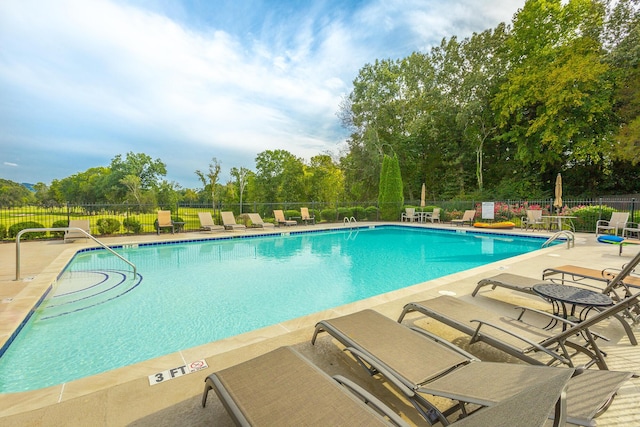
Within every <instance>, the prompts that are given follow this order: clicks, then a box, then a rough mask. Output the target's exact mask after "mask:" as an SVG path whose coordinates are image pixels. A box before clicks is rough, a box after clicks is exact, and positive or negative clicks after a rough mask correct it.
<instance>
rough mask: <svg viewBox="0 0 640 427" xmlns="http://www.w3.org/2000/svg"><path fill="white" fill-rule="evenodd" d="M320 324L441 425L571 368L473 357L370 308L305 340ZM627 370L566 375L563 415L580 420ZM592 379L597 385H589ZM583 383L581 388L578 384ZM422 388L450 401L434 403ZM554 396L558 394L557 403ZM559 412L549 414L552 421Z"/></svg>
mask: <svg viewBox="0 0 640 427" xmlns="http://www.w3.org/2000/svg"><path fill="white" fill-rule="evenodd" d="M321 332H328V333H329V334H330V335H331V336H332V337H333V338H335V339H336V340H337V341H339V342H340V343H341V344H342V345H344V346H345V347H346V350H348V351H349V352H350V353H351V354H352V355H353V357H354V358H355V359H356V361H357V362H358V364H360V365H361V366H362V367H364V368H365V369H367V370H368V371H369V372H370V374H371V375H378V374H379V375H381V376H383V377H384V378H385V379H386V380H387V381H388V382H389V383H390V384H391V385H392V386H393V387H394V388H395V389H397V390H398V391H400V392H401V393H402V394H403V395H404V396H405V397H406V398H407V399H408V400H409V401H410V402H411V403H412V404H413V406H414V407H415V408H416V409H417V410H418V411H419V412H420V414H421V415H422V416H423V417H424V418H425V419H426V420H427V421H428V422H429V423H431V424H432V423H434V422H436V421H440V422H441V423H442V424H443V425H448V420H447V417H448V416H450V415H451V414H453V413H455V412H457V411H458V410H460V411H461V412H462V414H463V415H466V414H467V413H468V409H469V407H468V406H467V405H468V404H476V405H480V406H481V407H487V406H493V405H495V404H497V403H498V402H501V401H504V400H506V399H508V398H509V397H511V396H513V395H515V394H517V393H519V392H521V391H522V390H525V389H527V388H529V387H534V386H536V385H539V384H540V383H539V382H545V381H546V380H548V379H550V378H554V377H556V376H558V375H559V376H563V377H564V378H565V380H567V379H568V378H569V377H570V376H571V374H572V372H573V369H566V368H551V367H546V366H529V365H524V364H516V363H513V364H512V363H493V362H481V361H479V360H478V359H477V358H475V357H474V356H472V355H470V354H469V353H466V352H465V351H463V350H462V349H460V348H458V347H456V346H454V345H453V344H451V343H449V342H448V341H445V340H443V339H441V338H439V337H437V336H435V335H432V334H429V333H428V332H427V331H424V330H422V329H419V328H409V327H406V326H405V325H402V324H400V323H397V322H394V321H393V320H391V319H389V318H388V317H385V316H383V315H382V314H379V313H377V312H375V311H373V310H363V311H360V312H356V313H353V314H349V315H346V316H342V317H338V318H335V319H328V320H323V321H321V322H319V323H318V324H317V325H316V330H315V332H314V334H313V337H312V339H311V343H312V344H314V343H315V341H316V339H317V336H318V334H319V333H321ZM585 374H586V375H585ZM583 375H585V376H583ZM630 377H631V374H630V373H626V372H612V371H585V372H583V373H582V374H580V375H578V376H576V377H575V378H572V379H571V380H569V383H568V393H569V394H570V395H569V396H568V398H567V401H568V402H572V403H573V404H572V405H568V406H567V408H566V413H567V420H569V421H571V422H574V423H579V424H584V425H587V424H588V423H589V422H590V420H589V417H591V416H592V414H595V413H597V412H598V410H599V409H601V408H603V407H604V406H607V405H608V403H610V400H611V397H612V396H613V394H614V393H615V392H616V391H617V390H618V388H619V387H620V386H621V385H622V384H623V383H624V382H625V381H626V380H627V379H628V378H630ZM556 378H557V377H556ZM596 384H603V386H602V387H599V386H598V387H595V385H596ZM585 385H586V386H587V389H589V390H590V391H589V392H585V390H584V386H585ZM590 387H591V388H593V389H594V390H591V389H590ZM571 389H573V391H574V392H573V393H571ZM426 395H431V396H438V397H443V398H448V399H451V400H453V401H454V402H457V403H454V404H453V406H451V407H450V408H448V409H446V410H444V411H442V410H440V409H438V408H437V407H436V406H435V405H434V404H433V403H432V402H430V401H429V398H428V397H427V396H426ZM562 403H563V402H562V400H559V401H558V404H559V408H560V407H561V406H562ZM484 410H485V409H481V410H480V411H479V413H482V412H483V411H484ZM546 415H549V414H548V411H547V414H546ZM470 418H471V417H470ZM561 418H562V417H560V418H557V420H558V424H559V425H561ZM454 425H456V424H454ZM487 425H496V424H493V423H489V424H487ZM511 425H518V424H517V423H516V424H511Z"/></svg>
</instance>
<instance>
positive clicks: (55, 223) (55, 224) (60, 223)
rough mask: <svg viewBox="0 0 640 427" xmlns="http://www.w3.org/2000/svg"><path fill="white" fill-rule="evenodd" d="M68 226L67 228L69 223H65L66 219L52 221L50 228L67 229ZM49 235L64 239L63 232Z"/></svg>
mask: <svg viewBox="0 0 640 427" xmlns="http://www.w3.org/2000/svg"><path fill="white" fill-rule="evenodd" d="M68 226H69V221H67V220H66V219H59V220H57V221H53V224H52V225H51V227H52V228H61V227H68ZM51 235H52V236H53V237H58V238H62V237H64V231H52V232H51Z"/></svg>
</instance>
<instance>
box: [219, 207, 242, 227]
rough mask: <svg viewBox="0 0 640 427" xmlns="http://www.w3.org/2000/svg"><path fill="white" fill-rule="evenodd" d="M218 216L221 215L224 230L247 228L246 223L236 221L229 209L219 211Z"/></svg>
mask: <svg viewBox="0 0 640 427" xmlns="http://www.w3.org/2000/svg"><path fill="white" fill-rule="evenodd" d="M220 216H221V217H222V225H223V226H224V229H225V230H231V231H234V230H246V229H247V226H246V225H244V224H238V223H236V217H235V216H234V215H233V212H231V211H226V212H220Z"/></svg>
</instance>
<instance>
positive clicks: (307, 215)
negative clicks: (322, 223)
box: [300, 207, 316, 225]
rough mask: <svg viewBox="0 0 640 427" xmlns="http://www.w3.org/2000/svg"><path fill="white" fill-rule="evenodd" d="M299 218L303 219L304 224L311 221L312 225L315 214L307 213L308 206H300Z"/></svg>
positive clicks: (314, 222)
mask: <svg viewBox="0 0 640 427" xmlns="http://www.w3.org/2000/svg"><path fill="white" fill-rule="evenodd" d="M300 220H301V221H304V223H305V224H306V225H308V224H309V223H311V224H312V225H315V224H316V216H315V215H313V216H311V214H310V213H309V208H305V207H302V208H300Z"/></svg>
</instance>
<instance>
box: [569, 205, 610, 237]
mask: <svg viewBox="0 0 640 427" xmlns="http://www.w3.org/2000/svg"><path fill="white" fill-rule="evenodd" d="M615 211H616V210H615V209H613V208H611V207H609V206H581V207H577V208H572V209H570V210H569V211H568V212H564V211H563V212H562V213H563V214H566V215H572V216H575V217H577V218H575V219H574V220H573V224H574V226H575V228H576V230H577V231H587V232H594V231H596V223H597V222H598V220H599V219H606V220H608V219H609V218H611V214H612V213H614V212H615Z"/></svg>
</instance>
